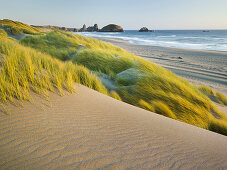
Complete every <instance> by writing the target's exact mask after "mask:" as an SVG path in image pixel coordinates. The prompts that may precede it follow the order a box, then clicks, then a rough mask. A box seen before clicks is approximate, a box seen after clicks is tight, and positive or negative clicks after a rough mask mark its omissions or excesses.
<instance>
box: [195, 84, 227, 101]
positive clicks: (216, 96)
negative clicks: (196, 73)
mask: <svg viewBox="0 0 227 170" xmlns="http://www.w3.org/2000/svg"><path fill="white" fill-rule="evenodd" d="M198 89H199V90H200V91H201V92H202V93H204V94H205V95H206V96H208V97H209V98H211V99H213V100H215V101H216V102H218V103H220V104H222V105H227V98H226V97H225V96H224V95H223V94H221V93H220V92H219V91H217V90H216V91H215V92H214V91H213V90H212V89H211V88H210V87H207V86H204V85H200V86H198Z"/></svg>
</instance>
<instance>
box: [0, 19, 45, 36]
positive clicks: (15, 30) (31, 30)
mask: <svg viewBox="0 0 227 170" xmlns="http://www.w3.org/2000/svg"><path fill="white" fill-rule="evenodd" d="M0 28H2V29H5V31H6V32H7V33H8V34H12V35H19V34H23V33H25V34H37V33H40V32H41V30H39V29H38V28H35V27H32V26H30V25H27V24H24V23H21V22H18V21H12V20H8V19H3V20H0Z"/></svg>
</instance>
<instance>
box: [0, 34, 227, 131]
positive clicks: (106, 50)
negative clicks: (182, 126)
mask: <svg viewBox="0 0 227 170" xmlns="http://www.w3.org/2000/svg"><path fill="white" fill-rule="evenodd" d="M20 43H21V44H22V45H25V46H29V47H32V48H34V49H36V50H32V49H31V48H28V47H24V46H22V45H20V44H17V43H16V42H13V43H12V42H10V43H8V42H7V43H6V42H2V43H1V44H3V45H1V48H2V49H5V51H4V52H1V53H3V54H4V58H9V63H10V64H9V65H8V64H2V65H3V66H4V67H3V69H1V70H3V73H4V74H5V77H6V76H7V77H11V78H10V79H9V82H7V81H8V80H6V78H4V79H3V78H2V79H1V81H2V82H4V83H5V84H15V85H16V86H15V88H12V89H9V90H5V92H4V93H5V94H7V95H4V96H11V97H12V96H14V97H16V98H21V97H20V96H21V95H22V99H23V98H26V96H24V97H23V95H24V94H28V91H29V90H26V89H29V88H28V87H32V88H33V89H34V90H37V89H44V90H52V89H53V87H56V88H57V89H59V91H60V92H61V89H62V88H66V89H67V90H69V91H73V88H72V82H79V83H81V84H84V85H86V86H88V87H91V88H93V89H95V90H97V91H99V92H102V93H104V94H108V92H107V90H106V88H105V87H104V86H103V85H102V83H101V82H100V80H101V79H100V80H99V79H98V78H97V76H100V75H105V77H107V78H108V77H109V79H110V81H113V82H114V86H115V88H114V89H108V90H109V92H110V93H109V95H110V96H112V97H113V98H116V99H118V100H122V101H124V102H127V103H129V104H132V105H134V106H138V107H141V108H144V109H147V110H150V111H154V112H156V113H158V114H162V115H164V116H167V117H170V118H173V119H176V120H180V121H183V122H186V123H188V124H192V125H195V126H198V127H202V128H205V129H210V130H213V131H215V132H218V133H222V134H225V132H223V131H227V129H226V126H222V124H225V123H226V122H227V119H226V116H225V115H224V114H222V113H221V112H219V111H218V110H217V108H216V107H215V106H214V105H213V103H212V102H211V100H210V99H209V98H208V97H207V95H205V94H204V93H202V92H201V91H200V90H201V88H198V87H196V86H195V85H193V84H190V83H189V82H188V81H186V80H184V79H182V78H179V77H177V76H176V75H175V74H173V73H172V72H170V71H168V70H166V69H164V68H162V67H160V66H158V65H156V64H153V63H151V62H148V61H147V60H144V59H142V58H140V57H137V56H135V55H133V54H131V53H128V52H127V51H125V50H123V49H121V48H118V47H115V46H113V45H111V44H109V43H104V42H101V41H98V40H95V39H92V38H86V37H83V36H81V35H76V34H71V33H67V32H63V31H53V32H50V33H47V34H46V35H33V36H26V37H24V38H23V39H21V40H20ZM6 44H11V45H8V46H6ZM12 44H13V45H12ZM81 45H82V46H83V48H80V49H78V48H79V47H80V46H81ZM10 46H12V47H10ZM16 47H17V48H16ZM6 49H8V50H6ZM9 49H10V50H9ZM11 49H12V50H11ZM13 49H16V50H13ZM22 49H23V50H22ZM22 51H23V52H22ZM40 51H41V52H40ZM14 53H18V54H17V55H15V56H17V57H16V58H18V59H16V58H15V59H12V60H10V58H13V56H14ZM44 53H45V54H44ZM24 54H26V55H24ZM28 54H29V56H30V57H27V58H31V59H26V57H25V56H27V55H28ZM9 56H10V57H9ZM21 56H22V58H21ZM35 56H37V57H35ZM51 56H52V57H55V58H57V59H60V60H62V61H65V60H66V61H67V60H69V59H72V62H71V61H67V62H61V61H60V60H57V59H53V58H52V57H51ZM23 57H24V58H23ZM4 60H5V59H4ZM21 60H24V62H26V63H23V62H22V63H23V64H24V65H26V66H23V64H18V63H19V61H21ZM30 60H31V61H32V63H33V62H34V63H33V65H34V66H33V67H28V66H29V65H31V64H30V62H31V61H30ZM14 62H16V63H14ZM44 63H45V64H44ZM53 65H54V66H53ZM79 65H80V66H79ZM8 67H9V68H10V69H8V70H11V71H10V72H12V73H10V72H9V71H7V68H8ZM14 68H16V69H14ZM15 70H20V72H21V74H22V75H20V76H19V75H17V74H18V71H15ZM32 70H36V71H32ZM89 70H90V71H92V72H93V74H92V73H91V72H90V71H89ZM31 71H32V73H30V72H31ZM8 73H10V74H12V75H8ZM94 74H96V75H97V76H96V75H94ZM15 75H16V76H15ZM37 75H40V76H37ZM14 76H15V77H20V78H17V79H18V80H17V79H16V80H11V79H13V78H12V77H14ZM1 77H4V76H1ZM14 81H16V82H17V83H16V82H15V83H14ZM6 82H7V83H6ZM23 82H25V83H23ZM46 82H50V84H51V86H50V87H49V86H48V84H49V83H46ZM7 88H10V86H9V87H8V86H6V85H5V86H4V87H3V88H2V89H7ZM203 89H205V90H204V91H205V92H206V93H210V94H211V91H210V90H209V89H206V88H203ZM23 90H24V91H26V93H23V94H19V92H20V91H23ZM11 91H12V92H11ZM14 91H16V92H14ZM17 93H18V94H17ZM14 94H17V95H14ZM219 96H220V95H219ZM220 98H221V97H220ZM7 99H10V97H4V99H2V100H7ZM212 112H215V114H216V115H217V116H216V117H215V116H214V115H213V113H212ZM217 122H219V123H217ZM220 122H221V123H220ZM223 122H224V123H223ZM220 124H221V125H220Z"/></svg>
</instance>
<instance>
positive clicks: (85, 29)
mask: <svg viewBox="0 0 227 170" xmlns="http://www.w3.org/2000/svg"><path fill="white" fill-rule="evenodd" d="M85 31H87V28H86V25H85V24H84V25H83V28H81V29H80V30H79V32H85Z"/></svg>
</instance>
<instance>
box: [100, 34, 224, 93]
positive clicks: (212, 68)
mask: <svg viewBox="0 0 227 170" xmlns="http://www.w3.org/2000/svg"><path fill="white" fill-rule="evenodd" d="M97 39H99V40H102V41H105V42H109V43H112V44H114V45H116V46H118V47H121V48H123V49H125V50H127V51H129V52H131V53H134V54H135V55H138V56H141V57H143V58H144V59H146V60H149V61H151V62H153V63H156V64H158V65H160V66H162V67H164V68H166V69H168V70H170V71H172V72H174V73H175V74H177V75H179V76H181V77H183V78H186V79H187V80H189V81H190V82H193V83H195V84H204V85H207V86H210V87H212V88H215V89H217V90H220V91H221V92H222V93H224V95H226V96H227V52H218V51H202V50H189V49H177V48H169V47H157V46H149V45H137V44H132V43H129V42H127V41H124V40H119V39H110V38H97ZM179 57H180V58H179Z"/></svg>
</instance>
